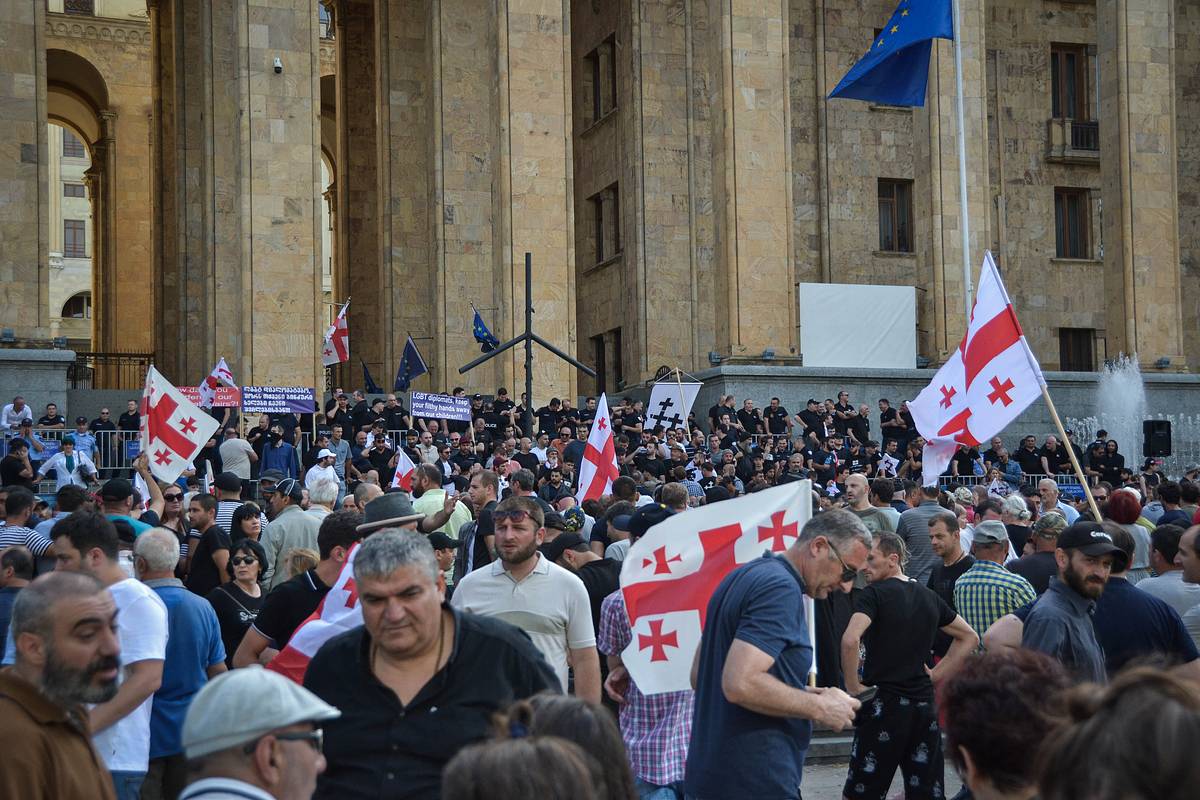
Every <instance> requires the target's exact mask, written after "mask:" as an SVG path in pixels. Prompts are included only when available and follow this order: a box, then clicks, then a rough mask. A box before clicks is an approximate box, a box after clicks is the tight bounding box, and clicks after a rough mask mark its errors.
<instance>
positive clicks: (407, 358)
mask: <svg viewBox="0 0 1200 800" xmlns="http://www.w3.org/2000/svg"><path fill="white" fill-rule="evenodd" d="M427 372H429V367H427V366H425V359H423V358H421V353H420V351H418V350H417V345H416V343H414V342H413V340H412V337H411V336H409V337H408V341H406V342H405V343H404V355H402V356H400V368H399V369H397V370H396V391H397V392H407V391H408V387H409V386H410V385H411V384H412V381H413V378H416V377H418V376H420V375H424V374H425V373H427Z"/></svg>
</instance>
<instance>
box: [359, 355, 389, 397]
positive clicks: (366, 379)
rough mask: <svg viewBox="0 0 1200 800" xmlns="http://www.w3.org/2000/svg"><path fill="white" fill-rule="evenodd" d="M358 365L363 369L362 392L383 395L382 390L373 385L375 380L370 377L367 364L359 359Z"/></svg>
mask: <svg viewBox="0 0 1200 800" xmlns="http://www.w3.org/2000/svg"><path fill="white" fill-rule="evenodd" d="M358 363H360V364H362V368H363V391H364V392H366V393H367V394H383V389H380V388H379V386H378V385H377V384H376V383H375V379H374V378H372V377H371V371H370V370H369V369H367V362H365V361H363V360H362V359H361V358H360V359H359V360H358Z"/></svg>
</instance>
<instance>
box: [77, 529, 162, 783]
mask: <svg viewBox="0 0 1200 800" xmlns="http://www.w3.org/2000/svg"><path fill="white" fill-rule="evenodd" d="M54 546H55V552H56V555H55V558H56V561H57V563H56V569H60V570H69V571H72V572H84V573H87V574H89V575H91V576H93V577H94V578H96V579H97V580H99V581H100V582H101V583H102V584H104V585H105V586H106V587H108V591H109V592H110V593H111V594H112V597H113V601H114V602H115V603H116V606H117V638H118V639H119V640H120V642H121V674H120V677H119V678H118V683H119V687H120V688H118V689H117V694H116V697H114V698H113V699H112V700H109V701H108V702H106V703H101V704H100V705H98V706H94V707H93V708H92V710H91V712H90V714H89V719H88V727H89V728H90V730H91V731H92V744H93V745H94V746H95V748H96V752H97V753H99V755H100V758H101V759H103V760H104V763H105V765H106V766H107V767H108V770H109V772H110V773H112V779H113V786H114V787H115V789H116V797H117V800H137V798H138V797H139V794H140V792H141V787H142V782H143V781H144V780H145V778H146V770H147V768H148V767H149V765H150V708H151V704H152V702H153V696H154V693H155V692H156V691H158V688H159V686H160V685H161V684H162V673H163V661H164V659H165V658H166V649H167V607H166V605H164V604H163V601H162V600H161V599H160V598H159V596H158V595H157V594H155V593H154V590H153V589H151V588H150V587H148V586H146V585H145V584H144V583H142V582H141V581H138V580H136V579H135V578H132V577H130V576H129V575H128V574H127V573H126V572H125V570H124V569H123V568H122V567H121V565H120V563H119V562H118V560H117V549H118V547H117V529H116V528H114V527H113V524H112V522H110V521H109V520H108V519H107V518H106V517H105V516H104V515H103V514H97V513H95V512H93V511H76V512H75V513H74V514H71V515H70V516H69V517H66V518H65V519H62V520H60V521H59V523H58V524H57V525H55V526H54Z"/></svg>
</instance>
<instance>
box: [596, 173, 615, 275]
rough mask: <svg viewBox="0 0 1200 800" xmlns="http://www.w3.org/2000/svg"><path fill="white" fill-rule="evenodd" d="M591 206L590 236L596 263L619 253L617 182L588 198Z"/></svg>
mask: <svg viewBox="0 0 1200 800" xmlns="http://www.w3.org/2000/svg"><path fill="white" fill-rule="evenodd" d="M588 203H589V204H590V205H591V208H592V236H593V239H594V241H595V254H596V263H597V264H599V263H600V262H602V261H605V260H606V259H609V258H613V257H614V256H617V255H620V253H621V196H620V189H619V187H618V186H617V184H615V183H614V184H613V185H612V186H609V187H608V188H607V189H604V190H602V191H600V192H597V193H596V194H594V195H592V196H591V197H589V198H588Z"/></svg>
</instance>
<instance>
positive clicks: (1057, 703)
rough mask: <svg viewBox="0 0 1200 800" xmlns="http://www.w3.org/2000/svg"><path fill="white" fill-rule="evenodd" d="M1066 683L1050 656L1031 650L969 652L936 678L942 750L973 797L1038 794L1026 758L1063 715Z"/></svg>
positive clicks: (1008, 798) (1024, 798)
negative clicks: (953, 670) (942, 677)
mask: <svg viewBox="0 0 1200 800" xmlns="http://www.w3.org/2000/svg"><path fill="white" fill-rule="evenodd" d="M1070 686H1071V679H1070V677H1069V676H1068V675H1067V673H1066V671H1065V670H1064V669H1063V668H1062V665H1061V664H1059V663H1058V662H1057V661H1055V660H1054V659H1052V658H1050V657H1049V656H1047V655H1044V654H1042V653H1037V652H1034V651H1033V650H1005V651H1001V652H989V653H984V654H981V655H972V656H970V657H969V658H968V659H967V660H966V661H965V662H964V663H963V666H962V667H961V668H960V669H959V670H958V672H956V673H954V674H953V675H951V676H950V677H949V678H947V679H946V682H945V683H944V684H942V686H941V688H940V690H939V692H938V705H939V707H940V710H941V715H942V730H943V731H944V732H945V734H946V753H947V755H949V756H950V758H951V760H952V761H953V763H954V765H955V766H956V767H957V768H958V771H959V774H960V775H962V778H963V783H965V784H966V785H967V787H968V788H969V789H970V790H971V793H972V796H974V797H975V798H976V800H1029V799H1030V798H1033V797H1035V796H1036V795H1037V770H1036V762H1035V759H1034V758H1033V757H1032V755H1033V754H1035V753H1037V752H1038V751H1039V750H1040V749H1041V746H1042V740H1043V739H1045V738H1046V737H1047V736H1048V735H1049V734H1050V733H1051V732H1052V731H1054V730H1055V727H1056V726H1057V725H1058V724H1059V722H1060V721H1061V719H1062V711H1063V705H1064V703H1063V693H1064V692H1066V691H1067V690H1068V689H1069V687H1070Z"/></svg>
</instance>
